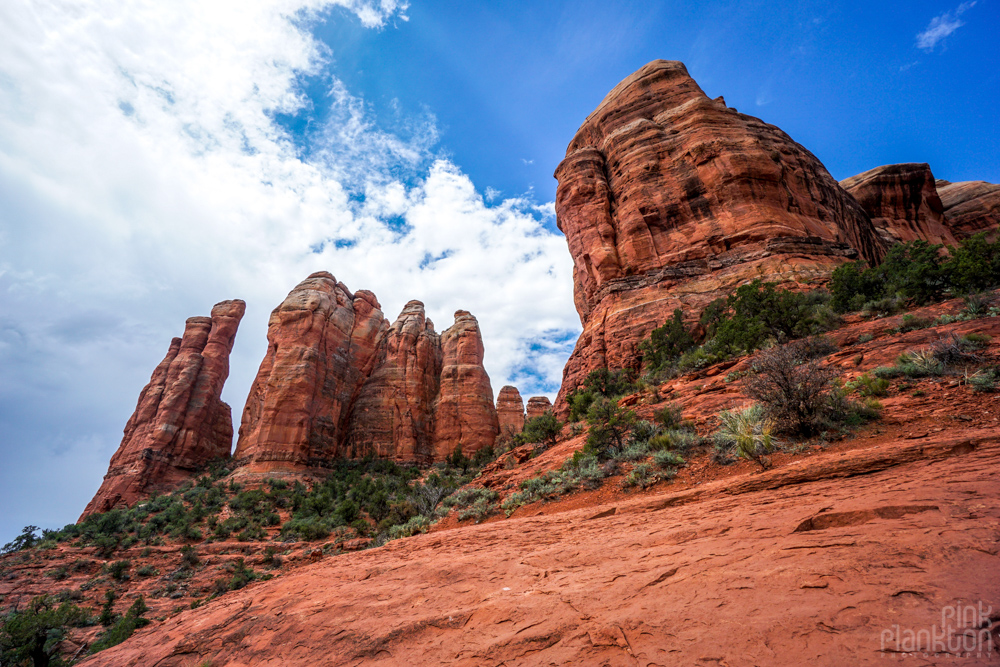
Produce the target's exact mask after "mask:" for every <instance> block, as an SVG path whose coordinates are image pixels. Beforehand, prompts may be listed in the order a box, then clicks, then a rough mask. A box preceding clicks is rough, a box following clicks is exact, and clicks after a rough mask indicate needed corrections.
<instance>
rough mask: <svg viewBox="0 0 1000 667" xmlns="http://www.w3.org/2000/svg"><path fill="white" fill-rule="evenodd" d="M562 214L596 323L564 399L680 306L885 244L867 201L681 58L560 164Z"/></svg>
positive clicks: (593, 120)
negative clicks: (714, 90)
mask: <svg viewBox="0 0 1000 667" xmlns="http://www.w3.org/2000/svg"><path fill="white" fill-rule="evenodd" d="M555 176H556V178H557V179H558V181H559V184H558V188H557V192H556V215H557V223H558V225H559V228H560V229H561V230H562V231H563V233H564V234H565V235H566V240H567V243H568V245H569V251H570V254H571V255H572V257H573V264H574V268H573V280H574V299H575V302H576V308H577V311H578V312H579V314H580V319H581V322H582V324H583V333H582V334H581V336H580V338H579V340H578V342H577V345H576V349H575V350H574V351H573V354H572V356H571V357H570V359H569V362H568V363H567V365H566V367H565V370H564V373H563V385H562V388H561V390H560V395H559V399H558V400H557V406H558V407H559V408H560V411H564V410H565V409H566V406H565V401H564V398H565V395H566V393H567V392H568V391H570V390H572V389H574V388H575V387H577V386H579V385H580V384H581V383H582V381H583V378H584V377H585V376H586V374H587V373H588V372H589V371H591V370H594V369H596V368H601V367H616V368H624V367H636V366H637V365H638V363H639V355H638V353H637V350H636V345H637V343H638V341H639V340H641V338H642V337H643V336H645V335H646V334H647V333H648V332H649V331H650V330H651V329H653V328H654V327H656V326H659V325H660V324H662V323H663V322H664V321H665V320H666V318H667V316H669V314H670V313H671V312H672V311H673V309H674V308H682V309H683V310H685V311H686V312H688V313H689V314H690V315H691V316H694V315H696V314H697V311H699V310H700V309H701V308H703V307H704V306H705V305H707V303H709V302H710V301H711V300H712V299H713V298H716V297H718V296H722V295H724V294H726V293H728V292H729V291H731V290H732V289H734V288H735V287H736V286H738V285H739V284H742V283H744V282H746V281H748V280H751V279H753V278H756V277H764V278H767V279H768V280H774V281H778V282H792V283H804V282H808V281H811V280H816V279H824V278H826V277H827V276H829V274H830V273H831V272H832V270H833V269H834V268H835V267H836V266H838V265H840V264H841V263H843V262H844V261H846V260H848V259H854V258H858V257H861V258H864V259H866V260H868V261H869V262H873V263H877V262H878V261H880V260H881V258H882V257H883V255H884V253H885V249H886V246H885V242H884V241H883V239H882V238H881V237H880V236H879V234H878V232H877V231H876V229H875V227H874V226H873V225H872V222H871V220H870V219H869V217H868V215H867V214H866V213H865V211H864V210H863V209H862V207H861V206H860V205H859V204H858V202H857V201H855V199H854V198H853V197H851V196H850V195H849V194H847V193H846V192H845V191H844V190H843V189H842V188H841V187H840V185H839V184H838V183H837V181H836V180H834V179H833V177H832V176H830V174H829V173H828V172H827V170H826V169H825V168H824V167H823V165H822V164H821V163H820V162H819V160H817V159H816V157H815V156H813V155H812V154H811V153H810V152H809V151H807V150H806V149H805V148H803V147H802V146H800V145H799V144H797V143H795V142H794V141H793V140H792V139H791V138H790V137H789V136H788V135H787V134H785V133H784V132H782V131H781V130H780V129H778V128H776V127H774V126H773V125H768V124H767V123H764V122H763V121H761V120H759V119H757V118H754V117H752V116H747V115H745V114H740V113H738V112H736V110H735V109H730V108H727V107H726V105H725V102H724V101H722V99H721V98H720V99H718V100H711V99H709V98H708V96H706V95H705V93H704V92H702V90H701V89H700V88H699V87H698V84H697V83H695V82H694V80H693V79H692V78H691V77H690V76H689V75H688V72H687V70H686V69H685V67H684V65H683V64H681V63H679V62H668V61H662V60H658V61H654V62H651V63H649V64H648V65H646V66H645V67H643V68H642V69H640V70H639V71H638V72H636V73H635V74H633V75H631V76H630V77H628V78H627V79H625V80H624V81H623V82H622V83H620V84H619V85H618V86H616V87H615V88H614V90H612V91H611V92H610V93H609V94H608V95H607V97H606V98H605V99H604V101H603V102H601V104H600V106H598V108H597V109H596V110H595V111H594V112H593V113H592V114H590V116H588V117H587V119H586V120H585V121H584V123H583V125H582V126H581V127H580V129H579V131H578V132H577V134H576V136H575V137H574V138H573V140H572V141H571V142H570V144H569V148H568V149H567V152H566V158H565V159H564V160H563V161H562V163H560V165H559V166H558V168H557V169H556V172H555Z"/></svg>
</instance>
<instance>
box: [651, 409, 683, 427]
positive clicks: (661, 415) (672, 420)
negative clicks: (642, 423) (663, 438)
mask: <svg viewBox="0 0 1000 667" xmlns="http://www.w3.org/2000/svg"><path fill="white" fill-rule="evenodd" d="M653 420H654V421H656V423H657V424H659V425H660V426H662V427H663V428H665V429H675V428H679V427H680V425H681V423H682V422H683V421H684V418H683V417H682V416H681V409H680V408H679V407H678V406H676V405H674V404H672V403H671V404H668V405H665V406H663V407H662V408H660V409H659V410H657V411H656V412H654V413H653Z"/></svg>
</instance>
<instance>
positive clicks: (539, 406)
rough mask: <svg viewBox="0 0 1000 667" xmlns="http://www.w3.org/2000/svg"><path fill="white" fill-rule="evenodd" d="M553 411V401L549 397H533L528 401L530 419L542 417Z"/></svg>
mask: <svg viewBox="0 0 1000 667" xmlns="http://www.w3.org/2000/svg"><path fill="white" fill-rule="evenodd" d="M551 411H552V401H550V400H549V397H548V396H532V397H531V398H529V399H528V419H534V418H535V417H541V416H542V415H544V414H545V413H546V412H551Z"/></svg>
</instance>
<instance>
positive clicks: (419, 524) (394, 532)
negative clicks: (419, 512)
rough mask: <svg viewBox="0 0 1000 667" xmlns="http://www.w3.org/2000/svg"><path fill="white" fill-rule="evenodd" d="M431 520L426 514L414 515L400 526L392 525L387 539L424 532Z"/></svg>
mask: <svg viewBox="0 0 1000 667" xmlns="http://www.w3.org/2000/svg"><path fill="white" fill-rule="evenodd" d="M430 527H431V520H430V518H428V517H426V516H415V517H413V518H412V519H410V520H409V521H407V522H406V523H405V524H403V525H401V526H393V527H392V528H390V529H389V539H390V540H398V539H399V538H401V537H410V536H411V535H416V534H417V533H426V532H427V531H428V530H430Z"/></svg>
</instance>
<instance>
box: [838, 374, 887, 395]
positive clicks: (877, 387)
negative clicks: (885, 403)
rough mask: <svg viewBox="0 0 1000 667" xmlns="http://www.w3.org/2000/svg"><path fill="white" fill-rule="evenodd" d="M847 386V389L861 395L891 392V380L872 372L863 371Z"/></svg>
mask: <svg viewBox="0 0 1000 667" xmlns="http://www.w3.org/2000/svg"><path fill="white" fill-rule="evenodd" d="M845 387H846V389H847V391H849V392H857V393H858V394H860V395H861V396H886V395H888V393H889V381H888V380H885V379H883V378H879V377H875V376H873V375H872V374H871V373H862V374H861V375H859V376H858V377H857V378H855V379H854V380H851V381H850V382H848V383H847V384H846V385H845Z"/></svg>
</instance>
